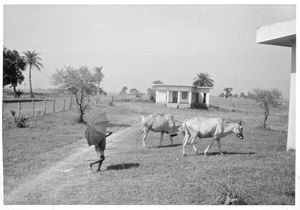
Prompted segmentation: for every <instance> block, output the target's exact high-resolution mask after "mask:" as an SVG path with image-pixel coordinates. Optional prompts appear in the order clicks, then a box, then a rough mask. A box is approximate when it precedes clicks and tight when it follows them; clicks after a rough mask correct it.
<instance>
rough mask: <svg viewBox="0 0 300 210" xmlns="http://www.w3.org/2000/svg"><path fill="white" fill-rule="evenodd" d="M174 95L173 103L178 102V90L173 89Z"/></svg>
mask: <svg viewBox="0 0 300 210" xmlns="http://www.w3.org/2000/svg"><path fill="white" fill-rule="evenodd" d="M172 96H173V97H172V103H178V92H177V91H173V93H172Z"/></svg>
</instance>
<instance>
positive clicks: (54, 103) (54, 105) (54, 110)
mask: <svg viewBox="0 0 300 210" xmlns="http://www.w3.org/2000/svg"><path fill="white" fill-rule="evenodd" d="M52 102H53V113H54V112H55V100H53V101H52Z"/></svg>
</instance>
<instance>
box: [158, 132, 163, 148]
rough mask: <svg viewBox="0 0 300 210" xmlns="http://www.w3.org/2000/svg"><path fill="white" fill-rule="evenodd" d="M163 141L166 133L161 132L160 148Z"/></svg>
mask: <svg viewBox="0 0 300 210" xmlns="http://www.w3.org/2000/svg"><path fill="white" fill-rule="evenodd" d="M163 139H164V132H160V140H159V146H161V143H162V141H163Z"/></svg>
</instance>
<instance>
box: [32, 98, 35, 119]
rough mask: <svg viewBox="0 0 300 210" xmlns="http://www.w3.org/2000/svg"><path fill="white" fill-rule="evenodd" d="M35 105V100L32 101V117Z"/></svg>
mask: <svg viewBox="0 0 300 210" xmlns="http://www.w3.org/2000/svg"><path fill="white" fill-rule="evenodd" d="M34 106H35V103H34V101H32V117H34V108H35V107H34Z"/></svg>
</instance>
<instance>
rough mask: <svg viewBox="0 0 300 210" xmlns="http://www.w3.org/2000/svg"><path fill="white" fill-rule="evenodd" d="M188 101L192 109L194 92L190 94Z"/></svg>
mask: <svg viewBox="0 0 300 210" xmlns="http://www.w3.org/2000/svg"><path fill="white" fill-rule="evenodd" d="M188 99H189V105H190V107H192V91H190V92H189V96H188Z"/></svg>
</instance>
